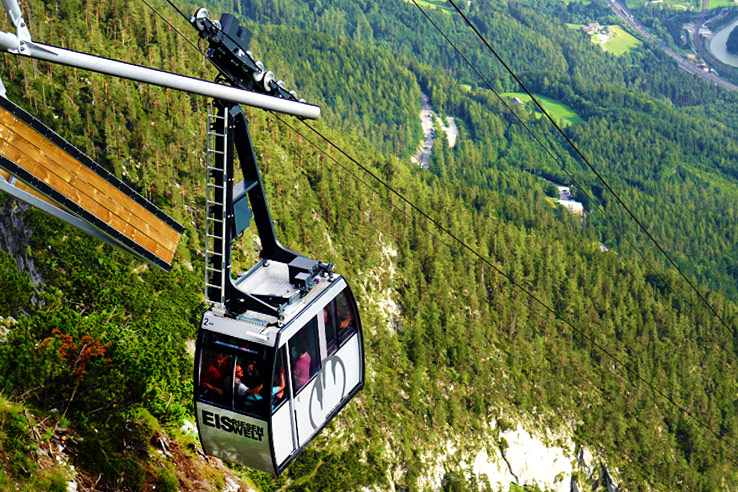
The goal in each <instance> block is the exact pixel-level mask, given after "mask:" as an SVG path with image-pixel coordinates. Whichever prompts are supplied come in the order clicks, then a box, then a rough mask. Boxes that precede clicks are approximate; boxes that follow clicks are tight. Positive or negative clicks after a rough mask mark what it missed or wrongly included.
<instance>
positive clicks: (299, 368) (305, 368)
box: [289, 318, 320, 393]
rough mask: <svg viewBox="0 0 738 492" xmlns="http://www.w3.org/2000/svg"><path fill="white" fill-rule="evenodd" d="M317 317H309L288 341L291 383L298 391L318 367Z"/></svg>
mask: <svg viewBox="0 0 738 492" xmlns="http://www.w3.org/2000/svg"><path fill="white" fill-rule="evenodd" d="M318 347H319V345H318V319H317V318H313V319H311V320H310V321H309V322H308V323H307V324H306V325H305V326H303V327H302V328H301V329H300V331H298V332H297V333H295V334H294V335H293V336H292V338H291V339H290V341H289V348H290V367H291V369H292V384H293V386H294V388H295V393H298V392H299V391H300V390H301V389H302V388H303V387H304V386H305V385H306V384H307V383H308V382H309V381H310V379H312V377H313V376H314V375H315V374H316V373H317V372H318V370H319V369H320V352H319V350H318Z"/></svg>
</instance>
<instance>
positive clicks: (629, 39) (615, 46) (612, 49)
mask: <svg viewBox="0 0 738 492" xmlns="http://www.w3.org/2000/svg"><path fill="white" fill-rule="evenodd" d="M608 27H609V28H610V31H611V32H612V36H611V37H610V40H609V41H607V42H606V43H605V44H604V45H603V48H604V49H605V51H607V52H608V53H612V54H613V55H615V56H620V55H622V54H624V53H627V52H628V51H630V50H634V49H636V48H638V47H639V46H640V45H641V42H640V41H639V40H638V39H636V38H635V37H634V36H633V35H632V34H630V33H629V32H628V31H626V30H625V29H623V28H622V27H620V26H608Z"/></svg>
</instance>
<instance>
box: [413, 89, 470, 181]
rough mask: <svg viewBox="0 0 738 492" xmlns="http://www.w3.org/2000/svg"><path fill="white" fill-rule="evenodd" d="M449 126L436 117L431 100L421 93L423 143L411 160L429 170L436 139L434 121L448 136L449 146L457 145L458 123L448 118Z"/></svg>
mask: <svg viewBox="0 0 738 492" xmlns="http://www.w3.org/2000/svg"><path fill="white" fill-rule="evenodd" d="M446 119H447V121H448V125H444V124H443V121H442V120H441V118H439V117H438V115H436V113H435V112H434V111H433V108H432V107H431V105H430V100H429V99H428V96H427V95H425V93H423V92H421V93H420V125H421V126H422V127H423V143H422V144H421V145H420V146H418V151H417V152H416V153H415V155H414V156H413V157H411V158H410V160H411V161H412V162H414V163H415V164H417V165H419V166H420V167H422V168H423V169H428V166H429V165H430V156H431V152H432V151H433V143H434V141H435V138H436V132H435V129H434V128H433V122H434V120H438V124H439V125H440V127H441V129H442V130H443V132H444V133H445V134H446V138H447V139H448V144H449V146H450V147H453V146H454V145H456V138H457V137H458V135H459V129H458V128H457V126H456V121H454V119H453V118H451V117H448V118H446Z"/></svg>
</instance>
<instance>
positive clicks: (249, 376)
mask: <svg viewBox="0 0 738 492" xmlns="http://www.w3.org/2000/svg"><path fill="white" fill-rule="evenodd" d="M242 381H243V383H244V384H245V385H246V388H247V389H246V391H245V394H246V397H247V398H252V399H255V400H261V390H262V389H263V388H264V382H263V381H262V378H261V374H260V373H259V370H258V369H257V368H256V364H255V363H254V361H249V362H247V363H246V371H244V373H243V378H242Z"/></svg>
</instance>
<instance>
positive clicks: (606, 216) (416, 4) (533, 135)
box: [412, 0, 736, 361]
mask: <svg viewBox="0 0 738 492" xmlns="http://www.w3.org/2000/svg"><path fill="white" fill-rule="evenodd" d="M412 2H413V3H414V4H415V6H416V7H417V8H418V9H419V10H420V12H421V13H422V14H423V16H424V17H425V18H426V19H427V20H428V21H429V22H430V23H431V24H432V25H433V27H434V28H435V29H436V30H437V31H438V32H439V33H440V34H441V36H443V38H444V39H445V40H446V41H447V42H448V43H449V45H451V47H453V49H454V50H455V51H456V53H457V54H458V55H459V56H460V57H461V58H462V59H463V60H464V62H466V64H467V65H468V66H469V67H470V68H471V70H473V71H474V73H475V74H476V75H477V76H478V77H479V78H480V79H481V80H482V81H483V82H484V84H485V85H486V86H487V87H488V88H489V90H490V91H492V93H493V94H494V95H495V96H496V97H497V99H498V100H499V101H500V102H501V103H502V104H503V106H505V108H507V110H508V111H509V112H510V113H511V114H512V115H513V116H514V117H515V118H516V119H517V120H518V122H519V123H520V124H521V125H522V126H523V127H524V128H525V129H526V130H527V132H528V133H529V134H530V136H531V137H532V138H533V139H534V140H535V141H536V142H537V143H538V145H539V146H540V147H541V148H542V149H543V150H544V151H545V152H546V153H547V154H548V156H549V157H551V159H552V160H553V161H554V162H556V164H558V166H559V167H560V168H561V170H562V171H563V172H564V173H566V175H567V176H568V177H569V179H571V181H572V182H573V183H574V184H575V185H576V186H578V187H579V189H580V190H582V192H583V193H584V194H585V195H586V196H587V198H589V199H590V201H591V202H592V203H593V204H594V205H595V207H597V210H598V211H600V212H601V213H602V215H603V216H604V217H605V218H606V219H607V220H608V221H609V222H610V224H611V225H612V226H613V227H614V228H615V229H617V231H618V232H619V233H620V236H621V237H622V238H623V239H625V241H626V242H627V243H628V244H629V245H630V246H631V248H632V249H633V251H635V252H636V253H637V254H638V256H640V258H641V259H642V260H643V262H644V263H645V264H646V265H647V267H649V268H650V269H651V270H652V271H653V272H655V273H658V269H657V268H656V266H655V265H654V264H653V262H652V261H651V260H650V259H649V258H648V257H647V256H646V255H645V254H644V253H643V252H642V251H641V250H640V248H638V247H636V245H635V244H634V243H633V241H631V239H630V238H629V237H628V235H627V234H626V233H625V232H624V231H623V229H622V228H621V227H620V226H619V225H618V224H617V222H615V220H614V219H613V218H612V217H611V216H610V215H609V214H608V213H607V212H606V211H605V209H604V208H603V207H602V206H601V205H600V204H599V203H597V200H595V199H594V197H593V196H592V195H591V194H590V193H589V192H588V191H587V190H586V188H585V187H583V186H581V185H580V184H579V182H578V181H577V179H576V178H575V177H574V175H573V174H571V173H570V172H569V171H568V170H567V169H566V168H565V167H564V164H563V162H562V161H561V159H559V158H558V157H557V156H556V155H555V154H554V153H553V152H552V151H551V150H550V149H549V148H548V147H547V146H546V145H545V144H544V143H543V142H542V141H541V139H540V138H539V137H538V136H537V135H536V134H535V133H534V132H533V130H532V129H531V128H530V126H529V125H528V124H527V123H526V122H525V121H524V120H523V119H522V118H521V117H520V116H519V115H518V114H517V113H516V112H515V111H514V110H513V109H512V107H511V106H510V105H509V104H508V102H507V101H506V100H505V98H503V97H502V96H501V95H500V94H499V93H498V92H497V91H496V90H495V89H494V88H493V87H492V85H491V84H490V83H489V81H487V79H486V77H484V75H482V74H481V73H480V72H479V70H478V69H477V68H476V67H475V66H474V64H473V63H472V62H471V61H469V59H468V58H467V57H466V56H465V55H464V54H463V53H462V52H461V51H460V50H459V48H458V47H457V46H456V45H455V44H454V42H453V41H451V39H449V37H448V36H447V35H446V33H445V32H444V31H443V29H441V28H440V26H439V25H438V24H437V23H436V22H435V21H434V20H433V19H432V18H431V17H430V16H429V15H428V14H427V12H426V11H425V10H424V9H423V8H422V7H421V6H420V5H419V4H418V3H417V2H416V0H412ZM671 292H673V293H675V294H676V295H677V296H678V297H679V298H680V299H681V300H682V301H683V302H684V305H685V307H687V309H689V311H690V312H692V314H695V311H694V307H693V306H692V304H691V303H690V302H688V301H687V299H686V298H685V297H684V296H683V295H682V293H681V292H680V291H677V290H674V289H671ZM698 294H699V293H698ZM703 300H704V299H703ZM708 307H709V305H708ZM713 312H714V311H713ZM717 318H718V320H720V321H721V322H722V323H723V325H725V322H724V321H723V320H722V319H721V318H720V317H719V316H718V317H717ZM728 329H729V330H730V328H729V327H728ZM709 333H710V335H712V340H713V341H714V342H716V343H720V341H719V340H718V339H717V334H716V333H712V332H709ZM730 356H731V358H732V359H733V360H734V361H735V360H736V356H735V354H734V352H733V351H732V350H731V351H730Z"/></svg>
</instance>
